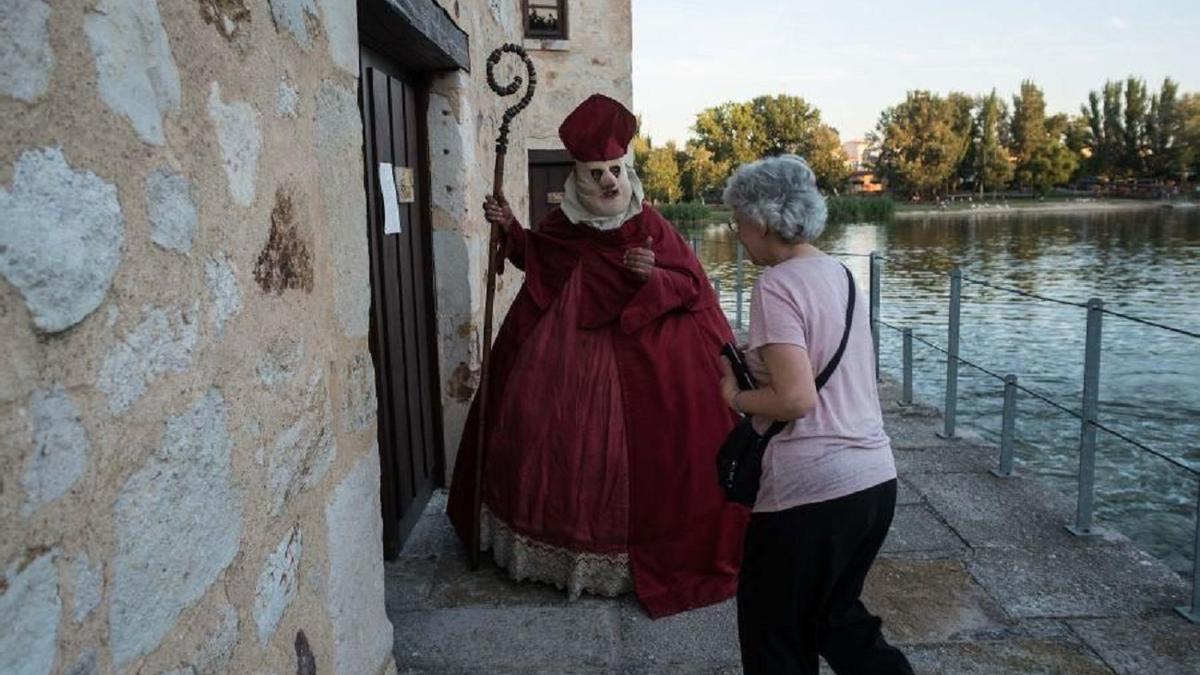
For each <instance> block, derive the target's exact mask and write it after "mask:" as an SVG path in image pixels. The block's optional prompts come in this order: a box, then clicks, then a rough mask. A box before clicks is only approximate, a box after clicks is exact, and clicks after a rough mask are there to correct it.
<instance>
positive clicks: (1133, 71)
mask: <svg viewBox="0 0 1200 675" xmlns="http://www.w3.org/2000/svg"><path fill="white" fill-rule="evenodd" d="M631 2H632V6H633V107H634V112H636V113H637V114H639V115H640V116H641V117H642V129H643V132H644V133H647V134H648V135H649V136H650V138H651V141H652V142H653V143H654V145H656V146H658V145H661V144H662V143H665V142H666V141H668V140H675V141H678V142H683V141H684V140H686V139H687V138H689V137H690V135H691V132H690V130H689V127H690V126H691V125H692V123H693V122H694V121H695V117H696V114H697V113H698V112H700V111H701V110H702V109H704V108H706V107H710V106H714V105H718V104H720V103H723V102H726V101H745V100H749V99H751V98H753V97H755V96H758V95H760V94H772V95H773V94H781V93H786V94H792V95H796V96H801V97H803V98H804V99H805V100H807V101H808V102H809V103H810V104H813V105H815V106H816V107H817V108H819V109H820V110H821V113H822V119H823V120H824V121H825V122H826V123H827V124H830V125H831V126H833V127H834V128H836V129H837V130H838V132H839V133H840V134H841V137H842V140H843V141H846V140H850V139H852V138H861V137H863V135H864V134H866V132H867V131H870V130H871V129H872V128H874V126H875V123H876V121H877V120H878V119H879V113H880V112H881V111H882V110H883V109H884V108H886V107H888V106H891V105H894V104H896V103H899V102H900V101H903V100H904V95H905V92H906V91H908V90H912V89H928V90H931V91H934V92H938V93H941V94H945V93H947V92H950V91H963V92H967V93H969V94H985V93H987V92H989V91H991V89H992V88H993V87H994V88H995V89H996V92H997V93H998V94H1000V95H1001V96H1003V97H1004V98H1006V99H1011V97H1012V95H1013V94H1014V93H1016V92H1017V91H1018V90H1019V89H1020V84H1021V81H1022V80H1024V79H1032V80H1034V81H1035V82H1036V83H1037V84H1038V85H1039V86H1040V87H1041V88H1042V90H1043V91H1044V92H1045V95H1046V109H1047V113H1048V114H1053V113H1057V112H1069V113H1072V114H1078V112H1079V106H1080V104H1082V103H1085V102H1086V101H1087V95H1088V91H1090V90H1093V89H1096V90H1098V89H1100V88H1101V87H1102V86H1103V84H1104V81H1105V80H1107V79H1124V78H1126V77H1127V76H1129V75H1137V76H1139V77H1143V78H1145V80H1146V82H1147V84H1148V85H1149V86H1150V88H1151V90H1152V91H1157V90H1158V88H1159V86H1160V85H1161V83H1162V80H1163V78H1164V77H1167V76H1170V77H1171V78H1172V79H1174V80H1175V81H1176V82H1178V83H1179V84H1180V90H1181V92H1186V91H1197V90H1200V2H1197V1H1196V0H1191V1H1190V2H1165V1H1161V0H1157V1H1156V0H1142V2H1137V3H1135V2H1129V1H1128V0H1126V1H1125V2H1110V1H1107V0H1093V1H1091V2H1076V1H1074V0H1071V1H1060V0H1041V1H1039V2H1033V1H1030V0H1007V1H1005V2H997V1H995V0H993V2H989V3H978V2H961V1H960V2H928V1H924V0H917V1H913V0H909V1H907V2H891V3H871V2H846V1H842V2H821V3H815V2H797V1H793V2H783V1H779V0H775V1H770V0H724V1H719V0H631Z"/></svg>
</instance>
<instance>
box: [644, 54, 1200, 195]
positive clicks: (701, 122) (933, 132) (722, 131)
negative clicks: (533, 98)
mask: <svg viewBox="0 0 1200 675" xmlns="http://www.w3.org/2000/svg"><path fill="white" fill-rule="evenodd" d="M692 131H693V132H694V133H695V138H693V139H691V140H689V141H688V142H687V144H686V145H685V146H684V147H682V148H680V147H678V146H677V145H676V144H675V143H673V142H668V143H667V144H665V145H663V146H659V147H655V146H654V145H653V143H652V141H651V139H650V138H648V137H645V136H641V135H639V136H638V137H637V138H635V140H634V154H635V160H636V163H637V168H638V170H639V173H640V174H641V176H642V180H643V183H644V185H645V188H646V194H647V196H648V197H649V198H650V199H653V200H655V201H660V202H678V201H704V200H705V199H706V198H711V197H716V196H717V195H718V194H719V190H720V187H721V185H722V184H723V183H724V180H725V178H726V177H727V176H728V174H729V172H730V171H731V170H732V168H733V167H736V166H737V165H738V164H741V163H744V162H748V161H752V160H754V159H757V158H759V157H763V156H767V155H777V154H782V153H794V154H799V155H802V156H804V157H805V158H806V159H807V160H808V161H809V164H810V165H811V166H812V168H813V171H814V173H815V174H816V176H817V182H818V184H819V186H820V187H821V189H822V190H824V191H826V192H828V193H836V192H838V191H840V190H841V189H843V188H844V186H845V183H846V179H847V177H848V176H849V173H850V168H849V166H848V164H847V161H846V156H845V153H844V152H843V150H842V147H841V139H840V138H839V135H838V132H837V130H836V129H834V128H833V127H831V126H829V125H828V124H826V123H825V122H823V121H822V119H821V112H820V110H818V109H817V108H816V107H815V106H813V105H811V104H810V103H808V102H807V101H805V100H804V99H803V98H801V97H799V96H790V95H778V96H759V97H756V98H754V99H752V100H750V101H744V102H728V103H723V104H721V105H718V106H714V107H711V108H706V109H704V110H702V111H701V112H700V113H699V114H698V115H697V116H696V121H695V123H694V125H693V126H692ZM867 143H868V153H867V154H868V157H869V158H870V159H869V167H870V168H872V169H874V170H875V171H876V172H877V174H878V175H879V176H880V177H882V178H884V179H885V180H886V181H887V183H888V186H889V189H890V190H891V191H892V192H895V193H897V194H900V195H903V196H918V197H923V198H924V197H935V196H939V195H944V194H948V193H952V192H958V191H962V190H964V189H967V188H969V189H971V190H974V191H978V192H981V193H982V192H987V191H997V190H1004V189H1009V188H1015V189H1024V190H1032V191H1034V192H1039V193H1044V192H1046V191H1048V190H1050V189H1051V188H1053V187H1055V186H1061V185H1066V184H1068V183H1070V182H1072V181H1076V180H1078V179H1080V178H1084V177H1096V178H1097V179H1102V180H1116V179H1122V178H1155V179H1163V180H1171V179H1173V180H1180V181H1186V180H1188V178H1189V176H1195V175H1197V173H1200V93H1187V94H1182V95H1181V94H1180V93H1179V85H1178V84H1177V83H1176V82H1174V81H1173V80H1171V79H1170V78H1167V79H1165V80H1164V81H1163V83H1162V85H1161V86H1160V87H1159V88H1158V90H1157V91H1153V90H1151V89H1150V88H1149V87H1147V85H1146V83H1145V81H1144V80H1143V79H1141V78H1137V77H1129V78H1127V79H1126V80H1124V81H1119V80H1118V81H1108V82H1106V83H1105V84H1104V86H1103V87H1102V88H1101V89H1099V90H1095V91H1092V92H1091V93H1090V94H1089V96H1088V100H1087V102H1086V103H1083V104H1082V105H1081V106H1080V109H1079V114H1078V115H1069V114H1067V113H1056V114H1048V113H1047V111H1046V102H1045V97H1044V95H1043V93H1042V90H1041V88H1040V87H1038V86H1037V84H1036V83H1034V82H1033V81H1030V80H1026V81H1024V82H1022V83H1021V86H1020V91H1019V92H1018V93H1016V94H1014V95H1013V96H1012V97H1011V99H1008V100H1006V99H1005V98H1003V97H1002V96H1000V95H999V94H997V92H996V91H995V90H994V89H993V90H992V91H991V92H989V93H988V94H986V95H970V94H966V93H963V92H950V93H949V94H947V95H945V96H941V95H939V94H937V93H934V92H930V91H911V92H909V93H908V94H907V95H906V96H905V100H904V101H902V102H900V103H897V104H896V105H894V106H891V107H889V108H887V109H885V110H884V111H883V112H882V113H881V114H880V116H879V121H878V123H877V124H876V126H875V129H874V130H873V131H872V132H870V133H868V134H867Z"/></svg>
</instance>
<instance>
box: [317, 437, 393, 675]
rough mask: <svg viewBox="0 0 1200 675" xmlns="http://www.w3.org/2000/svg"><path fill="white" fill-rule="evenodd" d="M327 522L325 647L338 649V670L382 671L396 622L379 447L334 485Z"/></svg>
mask: <svg viewBox="0 0 1200 675" xmlns="http://www.w3.org/2000/svg"><path fill="white" fill-rule="evenodd" d="M325 522H326V526H327V527H328V551H329V583H328V589H329V590H328V596H327V606H328V610H329V618H330V621H331V623H332V624H333V641H334V643H333V645H329V646H327V647H326V648H329V649H332V651H333V664H334V672H335V673H336V674H337V675H361V674H362V673H377V672H379V670H380V669H381V668H383V666H384V662H385V661H386V660H387V657H388V654H389V652H390V651H391V648H392V625H391V623H390V622H389V621H388V617H387V613H386V611H385V609H384V588H383V520H382V518H381V516H380V506H379V449H378V448H375V447H373V448H371V449H370V450H369V451H368V452H367V453H366V455H365V456H363V457H362V458H361V459H359V460H358V462H357V463H356V464H355V465H354V468H353V469H351V470H350V473H349V474H347V475H346V477H345V478H344V479H342V482H341V483H339V484H338V486H337V487H336V488H334V490H333V495H332V498H331V499H330V501H329V504H328V506H326V508H325Z"/></svg>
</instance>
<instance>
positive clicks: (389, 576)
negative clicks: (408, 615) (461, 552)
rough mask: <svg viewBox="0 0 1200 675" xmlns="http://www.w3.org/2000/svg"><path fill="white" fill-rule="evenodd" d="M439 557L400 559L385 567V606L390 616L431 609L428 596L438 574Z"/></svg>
mask: <svg viewBox="0 0 1200 675" xmlns="http://www.w3.org/2000/svg"><path fill="white" fill-rule="evenodd" d="M437 564H438V559H437V556H432V555H429V556H400V557H399V558H398V559H397V560H394V561H390V562H387V561H385V562H384V563H383V579H384V592H385V595H384V601H385V602H384V604H385V606H386V607H387V612H388V615H391V614H392V613H393V612H402V611H406V610H412V609H429V608H431V607H432V605H431V603H430V600H429V592H430V591H431V590H432V589H433V578H434V574H435V573H436V572H437Z"/></svg>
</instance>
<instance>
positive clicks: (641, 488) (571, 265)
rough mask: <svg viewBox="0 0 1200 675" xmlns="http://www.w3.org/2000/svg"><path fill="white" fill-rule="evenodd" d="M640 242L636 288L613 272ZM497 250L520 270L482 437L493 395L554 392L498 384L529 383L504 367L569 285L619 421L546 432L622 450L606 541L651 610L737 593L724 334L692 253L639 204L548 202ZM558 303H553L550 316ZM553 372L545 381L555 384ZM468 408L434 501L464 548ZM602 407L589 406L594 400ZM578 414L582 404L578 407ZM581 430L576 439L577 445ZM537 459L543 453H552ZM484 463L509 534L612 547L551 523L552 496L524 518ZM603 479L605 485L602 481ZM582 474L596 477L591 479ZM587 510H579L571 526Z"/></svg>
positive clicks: (737, 519) (470, 446)
mask: <svg viewBox="0 0 1200 675" xmlns="http://www.w3.org/2000/svg"><path fill="white" fill-rule="evenodd" d="M647 237H652V238H653V245H652V249H653V251H654V255H655V269H654V271H653V273H652V274H651V277H650V279H649V280H648V281H645V282H643V281H642V280H640V279H638V278H637V277H636V276H634V275H633V274H632V272H630V271H629V270H628V269H627V268H626V267H625V266H624V264H623V256H624V252H625V251H626V250H627V249H629V248H633V247H639V246H645V242H646V238H647ZM504 246H505V252H506V255H507V256H508V258H509V259H510V260H511V261H512V262H513V264H515V265H516V266H517V267H519V268H521V269H523V270H524V271H525V281H524V285H523V286H522V287H521V290H520V292H519V293H518V294H517V297H516V299H515V300H514V302H513V305H512V307H511V308H510V309H509V312H508V315H507V316H506V317H505V319H504V323H503V325H502V326H501V328H500V331H499V333H498V334H497V337H496V341H495V344H494V346H493V349H492V353H491V363H490V369H491V374H490V377H491V385H490V389H491V391H490V396H491V398H490V399H489V401H488V411H489V412H488V426H489V429H488V432H489V434H490V433H493V432H494V429H492V427H494V426H495V425H496V419H497V417H498V413H497V411H499V410H500V409H501V406H502V405H504V404H505V403H509V404H512V403H513V401H511V400H509V401H506V398H509V397H531V398H526V399H524V400H523V401H522V403H526V402H527V403H529V404H531V405H532V406H536V405H545V406H547V407H548V408H551V407H553V403H554V401H553V399H551V400H546V399H545V398H544V397H546V396H547V395H548V392H546V391H531V390H530V389H532V388H530V387H521V388H520V389H521V390H511V389H517V388H509V387H506V384H507V383H508V382H509V381H510V380H514V379H518V377H517V376H521V377H520V379H522V380H524V381H526V382H528V381H530V378H529V377H528V373H527V372H522V373H514V371H513V365H514V363H516V362H518V361H525V362H529V358H528V356H529V354H528V353H526V354H525V355H524V356H525V357H526V358H524V359H522V358H521V357H522V350H523V349H527V348H532V347H527V339H528V338H529V337H530V336H531V335H534V334H535V331H534V329H535V327H536V326H537V325H538V322H539V320H540V319H541V318H542V317H543V315H544V314H547V311H548V309H549V308H551V307H552V305H554V304H555V302H556V300H558V299H559V296H560V294H562V293H563V292H564V288H565V287H567V286H568V284H573V286H572V287H571V295H570V296H569V297H566V299H574V298H576V297H578V301H579V306H577V307H572V308H570V309H571V310H572V311H571V312H570V314H569V315H570V316H575V317H577V321H578V328H580V329H583V330H584V331H602V330H606V331H611V340H612V343H611V344H612V346H613V349H612V353H613V355H614V356H615V371H616V376H617V378H616V379H617V381H618V383H619V384H618V387H617V388H618V389H619V391H617V392H616V393H615V394H614V395H613V397H612V398H613V399H614V400H615V401H617V402H618V405H619V408H620V411H621V412H614V413H613V414H620V415H621V417H619V418H617V419H615V420H612V421H611V422H610V423H609V424H608V427H609V428H608V429H595V428H592V429H588V428H587V424H588V423H589V422H588V420H592V419H594V418H596V417H597V415H587V414H580V416H579V417H580V419H581V420H583V421H582V422H580V424H582V425H583V426H582V427H579V426H577V425H576V424H575V420H571V419H567V420H566V423H565V424H564V423H562V422H563V420H559V422H558V423H557V424H556V425H555V427H556V430H555V431H553V432H552V434H556V435H558V439H556V441H555V442H559V441H562V438H563V437H562V435H563V434H568V435H569V434H573V433H574V434H594V435H596V436H600V437H605V436H612V435H613V434H618V435H621V436H622V437H621V438H619V439H618V441H619V445H617V446H612V447H619V448H621V449H622V451H624V452H626V453H627V456H626V457H624V458H621V459H622V460H623V461H621V462H619V464H622V465H623V466H622V469H625V468H626V467H627V473H625V472H623V473H622V475H620V476H619V477H618V479H619V480H620V481H627V483H628V484H627V492H626V491H625V488H626V486H624V485H622V486H620V487H621V488H622V490H621V495H622V497H621V498H620V499H617V500H616V501H617V502H619V504H618V507H619V511H616V512H618V513H619V512H620V511H627V515H626V517H627V518H628V522H627V523H621V525H622V526H623V527H622V528H621V529H622V532H621V537H622V538H624V537H627V541H624V540H622V541H620V542H618V543H619V545H620V548H624V549H625V550H627V551H628V555H629V563H630V568H631V572H632V576H633V581H634V587H635V590H636V592H637V596H638V599H639V600H640V601H641V603H642V605H643V606H644V607H645V608H646V611H647V612H648V613H649V615H650V616H652V617H655V618H658V617H662V616H668V615H670V614H675V613H678V612H681V611H684V610H687V609H693V608H696V607H703V606H706V605H710V604H713V603H715V602H719V601H721V600H724V599H726V598H729V597H731V596H732V595H733V594H734V592H735V590H736V587H737V573H738V569H739V568H740V566H741V553H742V536H743V533H744V531H745V527H746V523H747V521H748V518H749V511H748V510H747V509H745V508H744V507H741V506H739V505H736V504H732V503H730V502H728V501H727V500H726V499H725V497H724V495H723V493H722V492H721V490H720V489H719V487H718V486H717V481H716V475H715V459H716V453H717V449H718V447H719V446H720V444H721V442H722V441H723V440H724V438H725V436H726V434H727V433H728V432H729V430H730V429H731V428H732V426H733V424H734V422H735V421H736V418H735V415H734V414H733V413H732V411H730V410H729V409H728V407H727V406H726V405H725V403H724V401H723V400H722V398H721V395H720V393H719V387H718V385H717V382H718V380H719V379H720V373H719V371H718V369H717V360H716V359H717V355H718V352H719V350H720V347H721V345H722V344H723V343H724V342H726V341H728V340H731V339H732V334H731V332H730V330H729V324H728V321H727V320H726V319H725V316H724V314H723V313H722V311H721V309H720V306H719V304H718V303H717V298H716V294H715V293H714V292H713V290H712V288H711V286H710V285H709V282H708V279H707V277H706V276H705V274H704V271H703V269H702V268H701V266H700V263H699V261H698V260H697V259H696V257H695V255H694V254H693V252H692V250H691V248H690V247H689V246H688V245H687V244H686V243H685V242H684V240H683V238H682V237H680V236H679V234H678V233H677V232H676V231H675V229H674V228H673V227H672V226H671V224H670V223H668V222H667V221H666V220H665V219H664V218H663V217H662V216H661V215H660V214H659V213H658V212H657V211H655V210H654V209H653V208H652V207H650V206H649V205H645V206H643V209H642V212H641V213H640V214H639V215H637V216H635V217H634V218H631V219H630V220H628V221H626V222H625V223H624V224H623V225H622V226H621V227H620V228H618V229H615V230H609V231H600V230H596V229H595V228H592V227H589V226H587V225H576V224H573V223H571V222H570V221H569V220H568V219H567V218H566V216H565V215H564V214H563V213H562V211H561V210H557V209H556V210H554V211H553V212H551V213H550V214H549V215H548V216H546V218H545V219H544V220H543V221H542V223H541V224H540V227H539V228H538V230H537V231H532V232H531V231H527V230H525V229H524V228H523V227H521V226H520V225H519V224H517V225H515V226H514V227H513V228H511V230H510V233H509V235H508V236H507V238H506V241H505V242H504ZM561 309H562V307H561V303H560V305H559V306H558V307H556V310H561ZM556 316H561V314H556ZM572 328H574V327H572ZM608 337H609V336H605V338H608ZM541 348H543V349H544V348H545V346H544V345H543V347H541ZM556 356H557V355H556ZM562 380H563V378H561V377H559V378H555V381H556V382H561V381H562ZM550 396H553V394H550ZM478 403H479V398H478V392H477V395H476V400H475V402H474V405H472V408H471V412H470V414H469V415H468V418H467V422H466V428H465V429H464V431H463V436H462V441H461V443H460V445H459V450H458V458H457V461H456V464H455V469H454V479H453V483H452V485H451V489H450V499H449V503H448V506H447V513H448V514H449V516H450V520H451V521H452V522H453V524H454V527H455V529H456V530H457V532H458V535H459V537H460V538H461V539H462V540H463V542H465V543H467V544H468V545H470V544H469V542H470V541H471V532H472V525H473V509H472V503H471V502H472V491H473V487H474V486H473V484H474V475H475V459H476V458H475V450H476V434H477V433H478V421H477V414H478ZM606 403H607V402H606V401H600V402H597V405H598V406H600V407H601V408H603V406H604V405H605V404H606ZM526 409H534V408H532V407H529V406H527V407H526ZM585 412H588V413H590V412H591V409H590V406H589V409H588V410H587V411H585ZM557 414H558V415H559V416H560V417H561V416H562V415H563V412H562V411H561V410H557ZM566 414H567V415H568V416H569V415H570V413H569V412H567V413H566ZM538 421H541V420H538ZM592 438H593V437H592V436H589V437H588V442H589V443H590V442H591V439H592ZM491 440H492V442H497V441H499V440H502V439H495V438H493V439H491ZM569 441H570V439H568V442H569ZM551 450H553V449H551ZM543 454H547V453H543ZM501 455H502V456H503V453H501ZM548 455H549V456H550V457H551V458H553V457H554V453H553V452H550V453H548ZM486 461H487V464H486V465H485V467H484V482H485V489H484V495H485V498H484V501H485V503H486V504H487V506H488V508H489V509H490V511H491V512H492V513H493V514H494V515H495V516H497V517H498V518H499V519H501V520H502V521H504V522H505V523H507V524H509V526H510V527H512V528H513V529H514V530H516V531H517V532H518V533H519V534H523V535H525V536H528V537H530V538H533V539H536V540H540V541H545V542H547V543H550V544H553V545H562V546H567V547H576V546H579V545H582V546H583V547H585V548H587V547H588V544H589V543H590V542H588V541H585V540H586V539H587V538H588V537H592V536H594V538H595V539H596V540H597V543H596V545H595V546H593V547H591V548H592V550H598V551H604V550H605V549H606V547H608V548H612V547H613V542H612V541H602V540H603V539H604V532H596V531H594V530H593V529H592V528H591V526H590V525H588V524H584V525H582V526H578V527H575V526H571V527H574V531H572V529H571V527H568V528H566V529H565V530H561V528H559V529H556V528H555V527H553V525H554V518H555V517H556V514H560V513H561V512H562V511H561V509H559V508H558V506H556V505H554V504H551V505H549V506H547V507H546V508H545V509H544V510H545V511H546V513H540V514H535V517H534V518H533V519H532V520H531V518H530V517H529V516H528V514H526V513H524V512H518V511H522V509H523V507H522V506H520V505H521V504H529V503H535V502H536V501H537V500H538V499H539V496H538V495H530V494H529V493H528V491H527V488H528V485H527V484H517V483H519V482H520V483H524V481H523V480H521V479H518V478H513V477H512V473H511V471H508V469H510V468H511V467H510V466H509V464H507V463H506V464H505V465H503V466H499V467H497V468H495V469H493V470H491V471H489V467H491V466H492V462H493V461H494V458H493V456H492V454H489V455H488V457H487V460H486ZM585 468H586V467H585ZM575 469H576V470H578V469H579V467H575ZM554 470H555V467H554V466H553V464H552V463H551V466H539V467H537V468H536V469H535V471H538V472H541V473H542V474H544V473H546V472H548V471H554ZM587 471H592V469H587ZM496 476H503V477H504V478H503V480H498V479H497V478H496ZM576 477H578V478H580V480H578V481H576V482H574V483H573V484H572V489H577V490H580V491H585V490H587V489H588V487H589V486H590V482H592V481H589V474H587V473H578V474H575V475H570V471H567V475H563V476H562V477H561V480H563V481H569V480H573V479H574V478H576ZM611 478H612V477H611V476H608V477H605V478H604V480H607V481H608V482H609V483H611ZM594 482H596V483H600V482H602V480H601V477H599V476H597V477H596V478H595V481H594ZM523 488H526V489H525V490H523ZM606 489H607V488H606ZM572 498H573V495H572V494H569V495H568V497H567V498H566V499H565V500H561V501H563V502H564V503H563V504H562V505H561V506H563V507H564V508H573V505H572V504H567V503H566V502H569V501H571V500H572ZM606 498H607V497H606ZM575 501H578V502H580V503H587V502H586V500H582V499H580V500H575ZM574 508H577V506H575V507H574ZM579 515H581V514H578V513H576V514H574V515H572V517H571V519H570V520H572V521H574V520H577V518H576V516H579ZM588 515H589V514H582V516H583V520H587V519H588ZM597 515H601V516H602V515H603V514H597ZM542 516H544V517H545V518H544V524H546V525H550V527H541V526H538V527H533V526H530V525H529V523H530V522H533V520H537V521H539V522H541V520H542ZM596 521H597V522H602V521H603V518H602V517H601V518H597V519H596ZM601 529H602V528H601ZM533 530H536V531H533ZM560 530H561V531H560Z"/></svg>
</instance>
